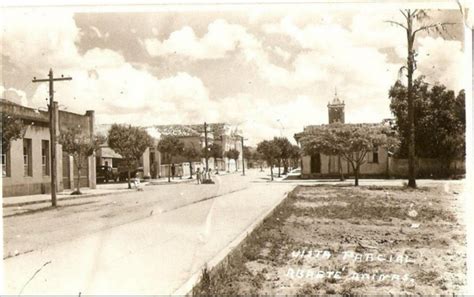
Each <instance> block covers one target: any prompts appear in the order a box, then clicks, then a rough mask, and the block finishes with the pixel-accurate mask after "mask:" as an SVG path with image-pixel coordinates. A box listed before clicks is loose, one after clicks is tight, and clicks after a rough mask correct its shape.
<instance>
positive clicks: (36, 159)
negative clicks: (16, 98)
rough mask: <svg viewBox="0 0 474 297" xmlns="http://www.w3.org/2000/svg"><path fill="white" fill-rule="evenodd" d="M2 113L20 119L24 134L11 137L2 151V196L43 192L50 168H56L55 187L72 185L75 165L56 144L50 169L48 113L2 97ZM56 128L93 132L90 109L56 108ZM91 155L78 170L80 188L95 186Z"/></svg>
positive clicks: (93, 165)
mask: <svg viewBox="0 0 474 297" xmlns="http://www.w3.org/2000/svg"><path fill="white" fill-rule="evenodd" d="M0 105H1V110H2V116H3V115H4V114H11V115H13V116H15V117H17V118H19V119H21V120H22V121H23V123H24V125H25V131H24V135H23V137H22V138H21V139H18V140H14V141H12V142H11V144H10V149H9V151H7V152H2V175H3V176H2V182H3V187H2V193H3V196H4V197H9V196H20V195H32V194H43V193H49V192H50V191H51V188H50V186H51V170H55V171H56V176H57V179H58V180H57V185H58V190H59V191H61V190H63V189H72V188H74V181H75V180H76V177H77V168H76V166H75V164H74V162H73V157H72V156H69V155H67V154H66V153H64V152H63V151H62V147H61V145H60V144H57V149H56V152H57V156H56V158H57V167H56V168H53V169H51V168H50V143H51V142H50V134H49V124H50V121H49V113H48V112H46V111H41V110H38V109H34V108H30V107H25V106H22V105H18V104H16V103H13V102H10V101H8V100H5V99H1V101H0ZM53 108H54V112H55V114H56V118H57V119H58V121H57V126H56V131H57V133H58V136H59V134H60V133H61V131H64V130H66V129H68V128H71V127H78V126H79V127H81V129H82V131H83V133H84V134H87V135H91V136H92V135H93V134H94V111H91V110H89V111H87V112H86V113H85V115H80V114H76V113H71V112H67V111H63V110H58V108H57V104H54V105H53ZM93 160H94V157H93V156H91V157H89V158H88V161H87V162H86V163H87V166H86V168H84V169H83V170H81V177H80V183H81V186H82V187H91V188H95V162H94V161H93Z"/></svg>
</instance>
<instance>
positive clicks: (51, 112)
mask: <svg viewBox="0 0 474 297" xmlns="http://www.w3.org/2000/svg"><path fill="white" fill-rule="evenodd" d="M62 80H72V77H64V76H63V75H61V77H57V78H54V77H53V69H49V74H48V78H44V79H36V77H33V80H32V82H34V83H37V82H49V108H48V110H49V135H50V140H51V144H50V146H51V163H50V166H51V204H52V206H53V207H55V206H57V201H56V191H57V184H56V170H57V168H56V121H57V119H56V114H55V108H54V82H55V81H62Z"/></svg>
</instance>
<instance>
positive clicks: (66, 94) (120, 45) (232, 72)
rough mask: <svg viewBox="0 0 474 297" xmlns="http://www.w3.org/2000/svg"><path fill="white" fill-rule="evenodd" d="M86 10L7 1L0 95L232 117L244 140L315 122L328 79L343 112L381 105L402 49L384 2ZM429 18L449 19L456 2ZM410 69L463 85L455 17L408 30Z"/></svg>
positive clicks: (159, 118) (125, 111)
mask: <svg viewBox="0 0 474 297" xmlns="http://www.w3.org/2000/svg"><path fill="white" fill-rule="evenodd" d="M140 10H141V11H137V10H136V9H135V11H133V12H131V11H124V10H121V11H115V12H94V11H92V12H91V11H89V12H86V11H82V12H81V11H77V10H76V11H74V10H71V9H68V10H57V9H56V10H54V9H46V8H42V9H13V8H10V9H7V10H6V11H4V13H3V16H2V18H3V23H2V47H1V53H2V68H3V69H2V73H1V75H2V79H1V82H0V91H2V93H3V94H2V97H3V98H6V99H9V100H12V101H15V102H18V103H22V104H25V105H28V106H32V107H46V104H47V101H46V98H47V97H48V89H47V88H48V85H47V84H46V83H42V84H36V83H31V79H32V78H33V77H34V76H35V77H37V78H44V77H46V75H47V73H48V70H49V68H50V67H52V68H53V70H54V71H55V75H61V74H64V75H67V76H72V77H73V80H72V81H70V82H60V83H57V84H56V85H55V90H56V93H55V98H56V99H57V100H58V101H59V104H60V108H62V109H66V110H68V111H73V112H79V113H84V112H85V111H86V110H88V109H93V110H95V111H96V115H97V122H98V123H114V122H119V123H131V124H136V125H152V124H180V123H185V124H187V123H189V124H196V123H202V122H204V121H207V122H218V121H224V122H228V123H230V124H232V125H235V126H239V128H240V129H243V131H244V133H245V134H246V135H247V137H248V138H249V143H251V144H255V143H256V142H258V141H259V140H261V139H263V138H270V137H272V136H274V135H285V136H287V137H289V138H290V139H292V138H293V137H292V136H293V134H294V133H295V132H298V131H301V130H302V129H303V127H304V126H305V125H310V124H322V123H327V107H326V106H327V103H328V101H330V100H332V98H333V96H334V90H335V88H337V92H338V95H339V97H340V98H341V100H344V101H345V103H346V122H379V121H381V120H382V119H384V118H387V117H391V114H390V110H389V107H388V105H389V99H388V95H387V94H388V89H389V87H390V86H391V85H392V84H393V83H394V82H395V80H396V79H397V76H398V69H399V68H400V67H401V66H402V65H403V63H404V59H405V57H406V40H405V39H404V38H405V34H404V32H403V31H402V30H401V29H400V28H398V27H394V26H391V25H389V24H388V23H386V22H384V21H386V20H395V21H402V20H403V17H402V15H401V14H400V12H399V11H398V9H395V8H394V7H390V8H380V6H378V7H377V8H375V7H371V6H359V7H356V8H354V6H352V7H345V6H342V5H340V6H338V7H337V8H330V7H328V6H321V5H310V4H304V5H292V6H288V5H260V6H256V5H255V6H239V5H233V6H214V7H212V6H202V5H201V6H179V7H175V6H170V5H168V6H164V7H144V8H141V9H140ZM430 15H431V20H430V22H439V21H449V22H458V23H461V18H460V14H459V12H458V11H456V10H451V11H449V10H433V11H430ZM416 47H417V51H418V56H417V59H418V70H417V75H420V74H423V75H425V76H426V77H427V80H428V81H429V82H431V83H436V82H440V83H443V84H445V85H447V86H448V87H449V88H452V89H454V90H456V91H459V90H460V89H462V88H463V86H462V85H461V83H462V79H461V78H462V76H463V72H462V68H463V59H464V58H463V26H462V25H460V24H459V25H455V26H452V28H451V30H450V31H449V34H446V35H445V36H438V35H435V34H433V35H427V34H419V36H418V38H417V44H416Z"/></svg>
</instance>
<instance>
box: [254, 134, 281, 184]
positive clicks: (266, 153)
mask: <svg viewBox="0 0 474 297" xmlns="http://www.w3.org/2000/svg"><path fill="white" fill-rule="evenodd" d="M257 152H259V153H260V154H261V156H262V157H263V158H264V160H265V161H266V162H267V164H268V165H269V166H270V176H271V180H272V181H273V165H275V162H276V161H277V160H278V158H279V157H280V155H281V151H280V148H279V147H278V145H277V144H276V143H275V141H274V140H270V141H269V140H264V141H262V142H260V143H259V144H258V145H257Z"/></svg>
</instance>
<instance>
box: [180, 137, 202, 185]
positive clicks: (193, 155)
mask: <svg viewBox="0 0 474 297" xmlns="http://www.w3.org/2000/svg"><path fill="white" fill-rule="evenodd" d="M183 156H184V157H185V158H186V159H187V160H188V162H189V174H190V176H189V179H192V178H193V166H192V163H193V161H195V160H196V159H199V158H200V157H201V150H198V149H197V148H196V147H194V145H192V146H188V147H185V148H184V150H183Z"/></svg>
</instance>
